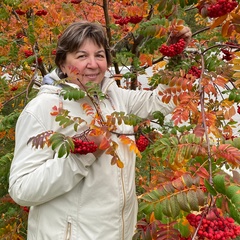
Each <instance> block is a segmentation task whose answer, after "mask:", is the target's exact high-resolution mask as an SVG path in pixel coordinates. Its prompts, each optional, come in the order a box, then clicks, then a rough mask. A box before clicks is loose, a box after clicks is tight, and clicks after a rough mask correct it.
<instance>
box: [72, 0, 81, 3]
mask: <svg viewBox="0 0 240 240" xmlns="http://www.w3.org/2000/svg"><path fill="white" fill-rule="evenodd" d="M81 1H82V0H71V3H73V4H79V3H80V2H81Z"/></svg>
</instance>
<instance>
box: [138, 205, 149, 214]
mask: <svg viewBox="0 0 240 240" xmlns="http://www.w3.org/2000/svg"><path fill="white" fill-rule="evenodd" d="M138 211H139V212H143V213H145V214H147V215H150V214H151V213H152V212H153V205H152V204H149V203H145V202H141V203H140V204H139V210H138Z"/></svg>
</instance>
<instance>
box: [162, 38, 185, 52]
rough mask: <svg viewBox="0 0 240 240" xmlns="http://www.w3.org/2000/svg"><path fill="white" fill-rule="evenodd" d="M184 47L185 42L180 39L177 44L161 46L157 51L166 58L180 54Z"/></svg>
mask: <svg viewBox="0 0 240 240" xmlns="http://www.w3.org/2000/svg"><path fill="white" fill-rule="evenodd" d="M185 46H186V42H185V41H184V39H183V38H181V39H180V40H179V41H178V42H177V43H174V44H171V45H169V46H167V45H165V44H163V45H162V46H161V47H160V48H159V51H160V52H161V53H162V54H163V55H164V56H167V57H174V56H176V55H178V54H180V53H182V52H183V50H184V48H185Z"/></svg>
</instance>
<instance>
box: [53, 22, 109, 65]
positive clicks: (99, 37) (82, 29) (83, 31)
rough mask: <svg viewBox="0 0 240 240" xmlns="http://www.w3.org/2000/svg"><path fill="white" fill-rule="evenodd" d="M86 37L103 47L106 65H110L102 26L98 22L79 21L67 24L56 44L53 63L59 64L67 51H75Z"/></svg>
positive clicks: (62, 61) (106, 41)
mask: <svg viewBox="0 0 240 240" xmlns="http://www.w3.org/2000/svg"><path fill="white" fill-rule="evenodd" d="M86 39H91V40H92V41H94V42H95V43H96V44H97V45H98V46H99V47H101V46H102V47H103V48H104V49H105V53H106V58H107V64H108V67H109V66H110V65H111V63H112V61H111V53H110V48H109V45H108V40H107V37H106V33H105V30H104V28H103V27H102V26H101V25H100V24H99V23H94V22H87V21H80V22H74V23H72V24H71V25H70V26H68V27H67V28H66V29H65V31H64V32H63V34H62V35H61V36H60V38H59V40H58V44H57V50H56V57H55V63H56V65H57V66H58V67H59V68H60V66H61V65H62V64H63V63H64V62H65V60H66V55H67V53H73V52H75V51H77V50H78V49H79V48H80V47H81V45H82V44H83V42H84V41H85V40H86Z"/></svg>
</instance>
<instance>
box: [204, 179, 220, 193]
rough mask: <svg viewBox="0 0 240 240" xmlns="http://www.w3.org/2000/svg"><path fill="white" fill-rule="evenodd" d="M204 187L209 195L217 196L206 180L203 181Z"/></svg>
mask: <svg viewBox="0 0 240 240" xmlns="http://www.w3.org/2000/svg"><path fill="white" fill-rule="evenodd" d="M204 185H205V187H206V189H207V190H208V192H209V193H211V194H212V195H213V196H216V195H217V192H216V190H215V189H214V188H213V186H212V185H211V184H210V183H209V182H208V180H207V179H204Z"/></svg>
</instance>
